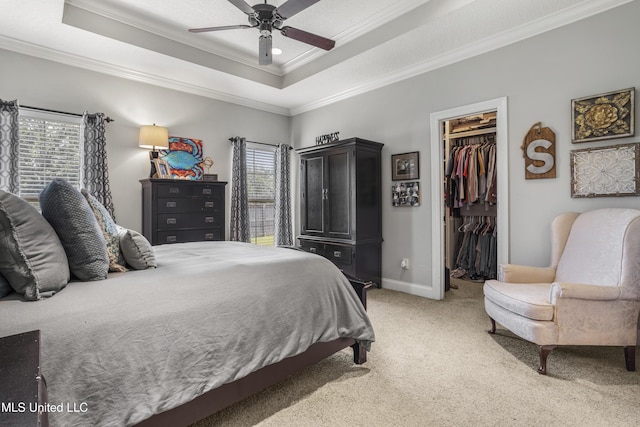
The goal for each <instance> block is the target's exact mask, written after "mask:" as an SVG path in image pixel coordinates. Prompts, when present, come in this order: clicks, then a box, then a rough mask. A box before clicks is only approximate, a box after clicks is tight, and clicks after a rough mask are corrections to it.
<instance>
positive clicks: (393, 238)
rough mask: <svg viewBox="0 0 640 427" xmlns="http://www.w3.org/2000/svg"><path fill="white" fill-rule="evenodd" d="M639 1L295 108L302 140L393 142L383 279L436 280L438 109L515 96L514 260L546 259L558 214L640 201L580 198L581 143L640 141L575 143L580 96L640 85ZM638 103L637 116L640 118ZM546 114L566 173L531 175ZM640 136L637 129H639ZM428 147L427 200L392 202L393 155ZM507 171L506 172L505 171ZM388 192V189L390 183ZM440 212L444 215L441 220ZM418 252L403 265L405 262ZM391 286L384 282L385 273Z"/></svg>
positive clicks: (295, 133) (511, 121)
mask: <svg viewBox="0 0 640 427" xmlns="http://www.w3.org/2000/svg"><path fill="white" fill-rule="evenodd" d="M638 17H640V2H633V3H630V4H627V5H625V6H621V7H619V8H616V9H614V10H611V11H609V12H606V13H603V14H601V15H599V16H595V17H592V18H589V19H586V20H583V21H580V22H577V23H574V24H571V25H569V26H566V27H563V28H560V29H557V30H554V31H550V32H547V33H545V34H542V35H539V36H536V37H534V38H531V39H528V40H524V41H521V42H519V43H516V44H513V45H511V46H508V47H505V48H501V49H498V50H495V51H493V52H489V53H486V54H483V55H480V56H477V57H474V58H471V59H468V60H466V61H463V62H460V63H457V64H453V65H450V66H447V67H444V68H441V69H438V70H435V71H432V72H429V73H425V74H422V75H420V76H417V77H414V78H411V79H409V80H405V81H402V82H399V83H397V84H393V85H391V86H387V87H385V88H381V89H379V90H375V91H372V92H369V93H366V94H364V95H360V96H358V97H355V98H351V99H348V100H345V101H342V102H340V103H337V104H333V105H330V106H327V107H324V108H321V109H317V110H314V111H311V112H307V113H304V114H300V115H298V116H295V117H294V118H293V120H292V124H291V132H292V140H293V141H294V144H296V146H308V145H313V144H314V138H315V136H316V135H321V134H325V133H328V132H333V131H339V132H340V136H341V137H352V136H359V137H363V138H367V139H372V140H374V141H378V142H382V143H384V144H385V147H384V149H383V189H385V191H384V193H383V202H384V206H383V218H384V221H383V224H384V225H383V227H384V229H383V236H384V243H383V265H382V273H383V277H384V278H385V279H387V281H388V282H389V281H394V282H395V281H400V282H405V283H406V284H407V285H408V286H407V287H408V288H410V286H411V284H417V285H428V284H429V282H430V278H431V258H432V253H431V242H430V241H429V239H430V235H431V231H430V229H431V221H432V219H433V218H432V214H431V207H430V204H429V199H430V198H431V197H440V195H439V194H437V195H432V194H430V185H431V182H430V179H429V175H430V169H431V162H432V159H431V158H430V144H431V141H430V123H429V121H430V114H431V113H433V112H438V111H443V110H448V109H451V108H455V107H460V106H464V105H468V104H474V103H477V102H481V101H486V100H490V99H495V98H500V97H505V96H506V97H507V98H508V129H509V131H508V136H509V149H508V150H509V154H508V163H509V170H508V178H509V201H510V203H509V221H510V236H509V242H510V244H509V246H510V261H511V262H514V263H527V264H533V265H547V263H548V260H549V253H550V250H549V245H550V239H549V235H548V228H549V223H550V221H551V219H552V218H553V217H554V216H555V215H556V214H557V213H560V212H563V211H570V210H573V211H585V210H588V209H593V208H598V207H616V206H618V207H634V208H640V199H639V198H637V197H624V198H610V197H608V198H593V199H572V198H571V197H570V169H569V153H570V151H571V150H572V149H580V148H587V147H597V146H606V145H612V144H619V143H629V142H637V141H639V140H640V139H639V138H638V137H634V138H624V139H614V140H609V141H598V142H590V143H583V144H571V128H570V125H571V116H570V110H571V107H570V105H571V99H574V98H579V97H582V96H588V95H594V94H598V93H603V92H608V91H612V90H617V89H625V88H629V87H640V58H639V57H638V55H637V54H636V52H637V40H639V39H640V26H639V25H638ZM637 116H638V114H637V109H636V122H637ZM538 121H542V123H543V125H544V126H548V127H550V128H551V129H552V130H553V131H554V132H555V133H556V145H557V147H556V167H557V178H555V179H542V180H525V178H524V160H523V158H522V152H521V150H520V145H521V144H522V141H523V139H524V136H525V135H526V133H527V132H528V130H529V128H530V127H531V126H532V125H533V124H534V123H536V122H538ZM636 134H638V132H637V131H636ZM416 150H417V151H420V163H421V179H420V182H421V188H422V196H423V203H422V206H420V207H418V208H392V207H391V196H390V189H391V184H392V181H391V171H390V163H391V161H390V156H391V154H394V153H403V152H408V151H416ZM505 172H506V171H500V173H505ZM387 189H388V190H389V191H386V190H387ZM436 220H437V219H436ZM403 257H407V258H410V259H411V262H412V268H411V269H410V270H409V271H403V270H402V269H401V268H400V260H401V258H403ZM383 286H384V280H383Z"/></svg>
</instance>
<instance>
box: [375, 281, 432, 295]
mask: <svg viewBox="0 0 640 427" xmlns="http://www.w3.org/2000/svg"><path fill="white" fill-rule="evenodd" d="M382 287H383V288H384V289H390V290H392V291H398V292H404V293H406V294H411V295H416V296H419V297H424V298H430V299H439V298H438V290H436V289H434V288H433V286H427V285H421V284H418V283H410V282H403V281H401V280H393V279H385V278H384V277H383V278H382Z"/></svg>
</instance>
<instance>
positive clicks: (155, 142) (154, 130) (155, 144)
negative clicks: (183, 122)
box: [138, 125, 169, 150]
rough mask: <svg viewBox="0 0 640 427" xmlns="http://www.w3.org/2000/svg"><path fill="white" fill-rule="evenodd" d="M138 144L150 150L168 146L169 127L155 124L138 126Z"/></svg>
mask: <svg viewBox="0 0 640 427" xmlns="http://www.w3.org/2000/svg"><path fill="white" fill-rule="evenodd" d="M138 146H139V147H140V148H148V149H151V150H155V149H156V148H169V129H167V128H164V127H162V126H156V125H146V126H140V138H139V139H138Z"/></svg>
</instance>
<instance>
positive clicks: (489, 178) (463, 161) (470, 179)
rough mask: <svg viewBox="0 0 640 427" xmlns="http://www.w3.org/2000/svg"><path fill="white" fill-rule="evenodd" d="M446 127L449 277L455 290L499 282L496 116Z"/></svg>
mask: <svg viewBox="0 0 640 427" xmlns="http://www.w3.org/2000/svg"><path fill="white" fill-rule="evenodd" d="M442 125H443V135H444V137H443V144H444V150H443V152H444V158H443V161H444V177H443V178H444V189H445V191H444V206H445V218H444V221H445V228H444V232H445V235H444V237H445V244H444V247H445V274H446V275H448V276H449V277H450V278H451V282H450V283H451V287H452V288H455V287H456V285H455V284H456V283H458V282H459V281H460V280H468V281H474V282H483V281H484V280H486V279H493V278H496V277H497V245H498V239H497V236H498V232H499V227H498V224H497V206H498V203H499V200H498V198H497V194H498V191H497V173H498V168H497V163H496V112H487V113H482V114H475V115H472V116H467V117H463V118H457V119H451V120H447V121H444V122H442Z"/></svg>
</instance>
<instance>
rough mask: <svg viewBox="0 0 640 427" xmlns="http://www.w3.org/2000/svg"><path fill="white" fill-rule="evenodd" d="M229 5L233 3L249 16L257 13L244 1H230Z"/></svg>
mask: <svg viewBox="0 0 640 427" xmlns="http://www.w3.org/2000/svg"><path fill="white" fill-rule="evenodd" d="M229 3H231V4H232V5H234V6H235V7H237V8H238V9H240V10H241V11H243V12H244V13H246V14H247V15H251V14H253V13H255V10H253V8H252V7H251V6H249V5H248V4H247V2H245V1H244V0H229Z"/></svg>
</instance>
